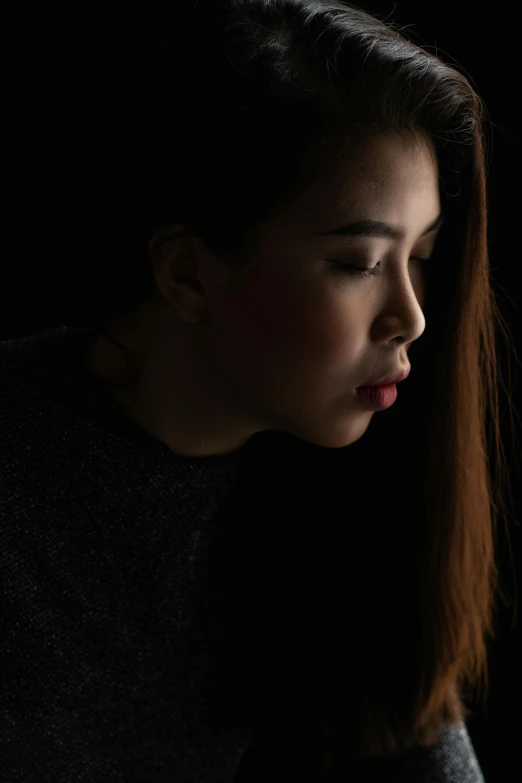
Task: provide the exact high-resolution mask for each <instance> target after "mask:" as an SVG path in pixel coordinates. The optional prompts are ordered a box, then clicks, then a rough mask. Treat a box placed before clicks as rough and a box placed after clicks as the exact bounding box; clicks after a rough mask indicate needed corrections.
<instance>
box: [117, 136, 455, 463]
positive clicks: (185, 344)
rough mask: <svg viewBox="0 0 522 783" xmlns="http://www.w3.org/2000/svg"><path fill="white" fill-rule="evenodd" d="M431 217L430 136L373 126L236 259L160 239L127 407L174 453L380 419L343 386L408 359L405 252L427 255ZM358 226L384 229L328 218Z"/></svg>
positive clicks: (333, 442)
mask: <svg viewBox="0 0 522 783" xmlns="http://www.w3.org/2000/svg"><path fill="white" fill-rule="evenodd" d="M439 213H440V200H439V187H438V165H437V160H436V156H435V153H434V150H433V148H432V146H431V144H430V143H429V142H420V143H419V144H418V145H416V146H413V145H412V144H411V143H410V144H407V143H406V142H404V141H401V140H398V139H396V138H393V137H389V136H379V137H373V138H369V139H368V140H367V141H365V142H364V144H363V145H359V146H358V147H357V150H356V151H355V150H354V151H352V152H351V154H348V155H346V156H345V158H343V159H342V160H341V161H340V162H339V165H338V166H337V168H336V169H335V172H334V173H333V174H331V175H329V176H328V177H327V178H325V179H323V180H322V181H321V182H320V183H317V184H314V185H313V186H311V187H310V188H309V189H308V190H306V191H305V192H303V193H302V194H300V196H299V197H298V198H296V199H295V200H294V201H293V202H292V204H291V205H290V206H289V207H287V208H286V209H285V210H283V211H281V212H280V213H279V214H278V215H277V216H276V217H274V218H272V219H271V220H270V221H269V222H267V223H266V224H265V226H264V229H263V231H262V232H261V234H260V235H259V237H258V239H257V240H256V243H255V245H253V246H251V247H249V249H248V251H247V253H248V255H245V258H244V259H241V260H242V261H243V262H244V263H243V266H242V267H237V268H236V267H229V266H228V265H227V264H226V261H225V262H224V261H223V260H222V259H217V258H215V257H213V256H212V254H211V253H210V252H209V250H208V249H207V248H206V247H205V245H204V244H203V241H202V240H201V239H200V238H194V239H191V240H190V241H187V240H186V239H185V240H183V241H181V240H180V241H178V240H176V241H174V242H173V243H172V245H167V246H166V250H165V252H164V253H163V255H162V256H161V258H160V260H159V261H158V263H157V265H156V267H155V277H156V282H157V292H156V294H155V298H154V301H153V303H149V305H148V309H147V310H143V311H142V314H141V315H139V316H138V317H137V319H136V320H135V322H134V323H135V326H134V327H133V329H134V331H133V332H132V333H131V331H130V330H129V329H128V330H127V336H128V337H129V339H130V340H131V341H132V340H133V339H135V338H136V335H141V336H142V337H143V335H147V337H146V339H145V340H143V339H142V340H141V342H140V344H141V345H143V346H145V347H144V348H143V351H142V354H141V356H142V362H143V369H144V372H143V379H142V384H141V387H140V389H139V390H138V391H137V392H135V393H134V396H129V398H128V399H127V400H125V401H124V404H125V405H126V406H127V408H128V410H129V412H130V413H131V415H132V416H133V418H135V419H136V420H137V421H139V422H140V423H141V424H142V426H144V427H145V428H146V429H148V430H149V431H150V432H152V433H153V434H155V435H156V436H157V437H159V438H161V439H162V440H164V441H165V442H166V443H168V444H169V445H170V446H171V448H172V449H173V450H174V451H176V452H179V453H182V454H186V455H187V456H189V455H192V456H205V455H210V454H225V453H229V452H231V451H234V450H236V449H238V448H240V447H241V446H242V445H244V444H245V443H246V442H247V441H248V440H249V439H250V437H251V436H252V435H254V434H255V433H257V432H261V431H264V430H279V431H283V432H286V433H289V434H291V435H294V436H296V437H298V438H301V439H304V440H306V441H308V442H310V443H313V444H316V445H319V446H323V447H327V448H340V447H343V446H348V445H350V444H352V443H354V442H356V441H357V440H358V439H359V438H360V437H361V436H362V435H363V434H364V433H365V431H366V429H367V427H368V424H369V422H370V420H371V417H372V416H373V415H386V413H385V412H383V413H375V411H374V410H373V409H372V408H370V407H369V406H368V405H367V404H366V403H364V401H362V400H361V399H360V398H359V397H358V396H357V395H356V392H355V389H356V387H358V386H361V385H365V384H367V383H370V382H372V381H374V380H375V379H378V378H380V377H382V376H383V375H387V374H389V373H390V372H394V371H395V370H400V369H403V368H405V367H407V366H408V364H409V361H408V350H409V348H410V346H411V345H412V343H413V342H414V341H415V340H418V339H419V338H420V337H421V335H422V333H423V331H424V329H425V319H424V315H423V303H424V298H425V285H426V281H425V272H424V271H423V266H422V261H420V260H418V259H426V258H429V256H430V255H431V253H432V252H433V248H434V245H435V241H436V238H437V233H438V231H437V229H434V230H431V231H429V232H428V233H426V232H427V230H428V229H429V228H430V226H431V225H432V224H433V223H434V222H435V221H436V219H437V218H438V216H439ZM360 221H378V222H379V223H384V224H387V225H388V226H389V227H391V228H390V229H389V230H388V231H383V230H382V228H381V231H380V232H377V233H376V234H375V235H368V236H363V235H360V234H357V233H353V231H350V229H340V228H339V227H342V226H347V225H349V224H352V223H355V222H360ZM336 229H337V231H336ZM392 231H393V233H392ZM350 267H357V268H359V271H358V272H356V271H354V270H350ZM365 270H368V272H365ZM122 328H123V332H121V334H122V335H124V334H125V327H122ZM136 339H137V338H136ZM136 344H137V343H136ZM406 383H407V381H406ZM399 394H400V387H399Z"/></svg>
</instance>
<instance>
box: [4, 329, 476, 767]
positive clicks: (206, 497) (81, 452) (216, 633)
mask: <svg viewBox="0 0 522 783" xmlns="http://www.w3.org/2000/svg"><path fill="white" fill-rule="evenodd" d="M90 333H91V328H90V327H89V326H85V327H83V326H75V327H71V326H63V327H58V328H53V329H48V330H45V331H41V332H38V333H34V334H31V335H25V336H23V337H17V338H14V339H9V340H4V341H1V342H0V428H1V433H2V438H1V445H0V779H1V780H2V781H4V783H73V782H74V783H134V781H136V783H167V782H168V783H174V782H176V783H178V782H179V783H189V782H190V783H249V781H251V782H252V783H253V782H254V781H255V780H258V779H259V780H261V779H263V780H264V781H268V780H271V781H275V780H277V779H279V778H277V773H276V771H275V770H274V769H271V767H270V747H269V744H267V745H266V746H265V745H263V744H262V742H261V741H259V742H258V741H257V740H258V737H257V735H255V736H254V730H253V729H252V727H251V726H250V725H249V722H248V720H247V718H246V713H245V710H244V703H243V700H242V690H241V684H240V669H241V661H240V658H239V654H238V652H237V645H235V644H234V643H233V639H234V629H235V627H236V625H237V622H238V617H239V614H238V612H239V608H238V606H239V604H238V601H239V598H240V596H238V592H239V590H238V589H237V587H236V585H237V584H239V581H238V579H239V572H240V569H241V566H242V565H244V563H243V561H244V558H243V557H242V553H243V552H244V551H245V547H246V546H247V544H248V541H247V538H246V537H247V535H248V531H249V529H250V527H251V524H252V523H251V522H250V524H249V523H248V515H249V513H250V511H249V509H248V508H247V507H246V506H247V503H246V498H247V494H246V490H247V488H248V481H249V477H250V476H251V475H252V471H253V470H255V464H256V463H255V456H256V451H255V438H254V439H252V441H249V442H248V443H247V444H246V445H245V446H244V447H242V448H241V449H239V450H237V451H236V452H234V453H232V454H228V455H213V456H210V457H198V458H188V457H186V456H182V455H179V454H176V453H174V452H173V451H172V450H171V449H170V448H169V447H168V446H167V445H166V444H165V443H163V442H162V441H161V440H159V439H157V438H154V437H152V436H151V435H149V434H148V433H147V432H145V431H144V430H143V429H141V428H140V427H138V426H137V425H136V424H134V423H133V422H132V421H131V419H130V418H129V417H128V416H127V415H126V414H125V412H124V411H123V409H122V408H121V407H120V406H119V405H118V404H117V403H116V402H114V401H113V400H112V399H110V398H109V397H108V396H107V395H105V394H103V393H102V392H101V391H100V389H99V388H98V386H97V385H96V384H95V383H94V382H93V381H92V379H91V377H90V376H89V375H88V374H87V373H86V372H85V370H84V369H83V366H82V365H81V362H80V359H81V357H82V351H83V349H84V347H85V345H86V340H87V338H88V336H89V335H90ZM236 656H237V657H236ZM296 758H297V756H296ZM297 768H298V763H297V761H296V772H297ZM363 780H368V781H370V780H378V781H382V783H384V781H386V783H391V781H392V780H397V781H399V782H400V783H413V782H414V781H415V783H484V779H483V777H482V774H481V772H480V767H479V764H478V761H477V758H476V755H475V753H474V750H473V747H472V744H471V741H470V738H469V736H468V733H467V731H466V728H465V726H463V725H462V726H452V727H448V730H447V731H446V732H444V734H443V735H442V736H441V739H440V741H439V742H438V743H437V745H436V746H433V747H430V748H415V749H414V750H412V751H410V752H408V754H406V757H405V758H403V759H401V760H400V762H398V761H396V760H394V761H393V763H392V761H388V760H378V762H373V763H369V764H368V765H367V767H366V768H364V769H363V770H362V771H361V773H358V774H357V776H356V777H354V781H356V783H363ZM346 783H347V782H346Z"/></svg>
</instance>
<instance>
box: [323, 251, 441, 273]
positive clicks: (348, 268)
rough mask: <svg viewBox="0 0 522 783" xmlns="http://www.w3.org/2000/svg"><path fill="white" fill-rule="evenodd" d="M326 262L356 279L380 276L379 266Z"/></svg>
mask: <svg viewBox="0 0 522 783" xmlns="http://www.w3.org/2000/svg"><path fill="white" fill-rule="evenodd" d="M411 259H412V260H413V261H422V263H424V264H427V263H428V262H429V261H432V260H433V258H432V257H430V258H419V257H418V256H411ZM326 261H329V262H330V263H332V264H335V265H336V266H338V267H340V268H341V269H342V270H343V272H346V273H347V274H349V275H352V276H354V277H370V276H375V275H379V274H380V272H379V271H378V270H379V267H378V265H377V266H373V267H361V266H354V265H353V264H343V263H342V262H341V261H334V260H333V259H331V258H327V259H326Z"/></svg>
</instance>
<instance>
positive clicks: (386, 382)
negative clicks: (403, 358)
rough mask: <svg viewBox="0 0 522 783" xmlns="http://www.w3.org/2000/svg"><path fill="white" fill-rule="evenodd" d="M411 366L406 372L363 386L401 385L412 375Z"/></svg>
mask: <svg viewBox="0 0 522 783" xmlns="http://www.w3.org/2000/svg"><path fill="white" fill-rule="evenodd" d="M410 370H411V366H409V367H407V368H406V369H405V370H400V371H398V372H394V373H390V374H389V375H383V376H382V378H379V379H378V380H377V381H370V383H363V384H361V385H362V386H388V385H389V384H392V383H400V382H401V381H404V380H406V378H407V377H408V375H409V374H410ZM357 388H360V387H357Z"/></svg>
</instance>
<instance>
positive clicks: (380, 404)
mask: <svg viewBox="0 0 522 783" xmlns="http://www.w3.org/2000/svg"><path fill="white" fill-rule="evenodd" d="M355 392H356V394H357V396H358V397H359V398H360V399H361V400H363V401H364V402H365V403H367V404H368V405H370V406H371V407H372V408H373V409H374V410H376V411H385V410H386V408H389V407H390V406H391V405H393V403H394V402H395V400H396V399H397V386H396V384H395V383H389V384H387V385H386V386H358V387H357V388H356V390H355Z"/></svg>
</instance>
